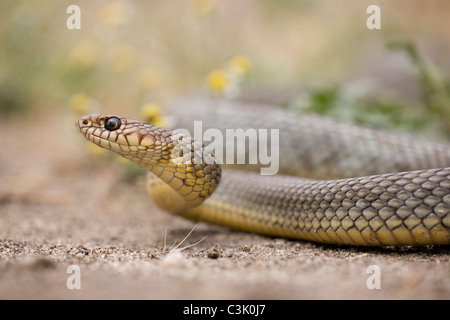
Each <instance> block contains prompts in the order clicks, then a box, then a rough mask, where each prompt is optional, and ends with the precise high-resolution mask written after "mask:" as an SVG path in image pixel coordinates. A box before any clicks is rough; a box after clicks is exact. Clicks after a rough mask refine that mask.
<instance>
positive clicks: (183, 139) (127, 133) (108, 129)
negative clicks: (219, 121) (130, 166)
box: [75, 114, 221, 204]
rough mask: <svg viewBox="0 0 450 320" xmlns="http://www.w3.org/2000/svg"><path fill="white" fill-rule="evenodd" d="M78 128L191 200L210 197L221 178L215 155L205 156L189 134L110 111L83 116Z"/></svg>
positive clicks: (97, 142) (77, 124)
mask: <svg viewBox="0 0 450 320" xmlns="http://www.w3.org/2000/svg"><path fill="white" fill-rule="evenodd" d="M75 127H76V128H77V129H78V131H79V132H80V133H81V134H82V135H83V136H84V137H85V138H86V139H87V140H89V141H91V142H93V143H94V144H96V145H98V146H100V147H102V148H105V149H108V150H111V151H114V152H116V153H118V154H119V155H121V156H122V157H124V158H126V159H128V160H131V161H133V162H135V163H137V164H139V165H141V166H143V167H144V168H146V169H148V170H149V171H151V172H152V173H153V174H155V175H156V176H157V177H159V178H160V179H161V180H163V181H165V182H167V183H168V184H169V186H170V187H172V188H173V189H175V190H177V192H178V193H179V194H181V195H182V196H183V197H184V198H185V199H186V200H188V201H190V202H191V203H196V204H197V203H198V202H201V201H203V200H204V199H206V198H207V197H209V196H210V194H211V193H212V192H213V191H214V189H215V188H216V186H217V185H218V183H219V181H220V177H221V169H220V166H219V165H218V164H217V163H216V162H215V159H214V157H213V156H208V157H206V158H205V159H204V157H203V155H204V146H203V145H202V144H201V143H199V142H197V141H195V140H194V139H191V138H190V137H189V136H183V135H182V134H179V133H176V132H174V131H171V130H168V129H164V128H159V127H156V126H154V125H151V124H149V123H145V122H141V121H138V120H132V119H128V118H124V117H119V116H115V115H108V114H92V115H88V116H84V117H81V118H79V119H78V120H77V122H76V123H75ZM197 200H198V201H197Z"/></svg>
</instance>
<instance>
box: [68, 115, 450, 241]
mask: <svg viewBox="0 0 450 320" xmlns="http://www.w3.org/2000/svg"><path fill="white" fill-rule="evenodd" d="M76 127H77V129H78V130H79V131H80V132H81V133H82V134H83V135H84V137H85V138H86V139H88V140H89V141H91V142H93V143H95V144H97V145H99V146H101V147H103V148H106V149H109V150H112V151H114V152H116V153H118V154H120V155H121V156H123V157H125V158H127V159H129V160H131V161H134V162H136V163H138V164H139V165H141V166H143V167H145V168H146V169H148V170H149V171H150V172H151V174H150V176H149V179H148V183H147V185H148V190H149V193H150V196H151V197H152V198H153V199H154V201H155V202H156V203H157V205H158V206H160V207H161V208H163V209H164V210H166V211H169V212H171V213H174V214H177V215H180V216H183V217H185V218H188V219H192V220H195V221H205V222H209V223H214V224H219V225H224V226H228V227H230V228H234V229H239V230H244V231H250V232H256V233H260V234H264V235H271V236H281V237H288V238H297V239H304V240H311V241H317V242H324V243H330V244H350V245H366V246H373V245H374V246H385V245H428V244H450V151H449V149H448V145H445V144H436V146H437V149H439V150H444V153H443V154H440V155H439V157H440V159H441V160H439V159H438V160H436V158H435V157H431V158H432V159H433V161H434V162H433V161H431V162H432V163H433V164H437V165H441V164H443V165H441V168H436V169H429V168H428V169H426V168H423V169H422V170H413V171H404V172H396V173H387V174H379V175H369V176H363V177H358V178H344V179H338V180H312V179H306V178H300V177H294V176H287V175H286V176H285V175H275V176H262V175H259V174H256V173H246V172H241V171H233V170H224V172H223V176H222V169H221V167H220V166H219V165H218V164H216V162H215V161H214V159H213V158H209V159H204V158H201V157H202V156H203V154H202V152H203V151H204V147H203V146H201V145H199V143H198V142H196V141H194V140H192V139H187V138H185V137H184V138H183V137H182V136H179V135H178V134H175V133H174V132H173V131H170V130H167V129H163V128H158V127H155V126H153V125H151V124H147V123H144V122H140V121H136V120H131V119H127V118H123V117H118V116H114V115H98V114H97V115H89V116H84V117H81V118H80V119H78V121H77V122H76ZM371 134H372V133H371ZM357 135H358V134H357ZM280 136H281V134H280ZM281 138H282V137H281ZM401 144H404V143H401ZM427 148H429V147H427ZM446 148H447V149H446ZM431 149H433V147H432V148H431ZM199 150H200V152H199ZM391 152H392V154H395V152H396V151H395V150H392V151H391ZM427 157H429V156H427ZM199 159H200V160H199ZM197 160H199V161H197ZM368 165H370V164H368ZM422 165H426V163H425V164H422ZM444 166H446V167H444Z"/></svg>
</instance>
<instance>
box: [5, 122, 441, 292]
mask: <svg viewBox="0 0 450 320" xmlns="http://www.w3.org/2000/svg"><path fill="white" fill-rule="evenodd" d="M0 145H1V147H2V151H1V153H0V298H1V299H36V298H37V299H103V298H106V299H450V261H449V260H450V259H449V258H450V248H449V247H448V246H447V247H422V248H403V249H396V248H382V249H374V248H354V247H335V246H325V245H320V244H314V243H309V242H302V241H290V240H284V239H277V238H269V237H263V236H258V235H254V234H246V233H241V232H234V231H230V230H228V229H226V228H222V227H217V226H211V225H207V224H203V223H199V224H197V226H196V228H195V230H194V231H193V232H192V234H191V235H190V236H189V237H188V239H187V240H186V241H185V243H183V245H182V246H184V245H188V244H195V243H196V242H198V241H200V240H201V239H202V238H203V237H205V236H206V238H205V239H204V240H202V241H200V242H199V243H197V244H195V245H194V246H192V247H190V248H187V249H185V250H184V251H182V254H181V255H179V256H170V257H169V258H168V254H167V250H164V249H165V244H164V239H165V238H166V249H167V247H169V246H170V245H171V244H173V243H174V242H175V241H177V242H180V241H181V240H182V239H183V238H184V237H185V236H186V235H187V234H188V233H189V232H190V231H191V230H192V228H193V226H194V223H192V222H190V221H186V220H183V219H181V218H178V217H175V216H171V215H168V214H166V213H164V212H162V211H160V210H159V209H157V208H156V207H155V206H154V205H153V204H152V203H151V201H150V199H148V198H147V195H146V193H145V190H144V187H143V185H144V180H143V177H138V178H136V179H134V180H133V182H131V183H130V182H126V181H124V179H123V174H121V167H120V165H118V163H115V162H107V161H104V160H99V159H96V158H93V157H91V156H89V154H88V153H86V148H85V144H84V141H83V138H82V137H81V136H80V135H79V134H78V133H77V132H76V130H75V128H74V127H73V119H70V118H69V117H65V116H54V117H42V118H37V119H30V120H29V121H27V122H26V123H23V124H21V125H19V124H17V123H14V122H10V121H5V120H3V121H1V123H0ZM165 234H167V236H165ZM71 265H76V266H78V267H79V270H80V278H79V279H80V284H81V289H69V288H68V287H67V280H68V278H69V277H70V276H71V275H72V274H68V273H67V268H68V267H69V266H71ZM371 265H377V266H378V267H379V268H380V280H381V288H380V289H372V290H370V289H368V287H367V279H368V278H369V277H370V276H371V274H370V273H368V267H369V266H371Z"/></svg>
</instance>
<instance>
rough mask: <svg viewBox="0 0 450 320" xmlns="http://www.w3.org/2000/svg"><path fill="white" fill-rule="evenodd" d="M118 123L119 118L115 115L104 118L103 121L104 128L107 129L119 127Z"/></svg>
mask: <svg viewBox="0 0 450 320" xmlns="http://www.w3.org/2000/svg"><path fill="white" fill-rule="evenodd" d="M120 125H121V122H120V119H119V118H116V117H112V118H109V119H106V121H105V129H106V130H108V131H115V130H117V129H119V128H120Z"/></svg>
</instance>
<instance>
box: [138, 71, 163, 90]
mask: <svg viewBox="0 0 450 320" xmlns="http://www.w3.org/2000/svg"><path fill="white" fill-rule="evenodd" d="M138 84H139V86H140V87H141V88H143V89H144V90H152V89H154V88H155V87H157V86H158V85H159V74H158V73H157V72H156V70H154V69H151V68H145V69H143V70H142V71H141V72H139V75H138Z"/></svg>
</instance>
